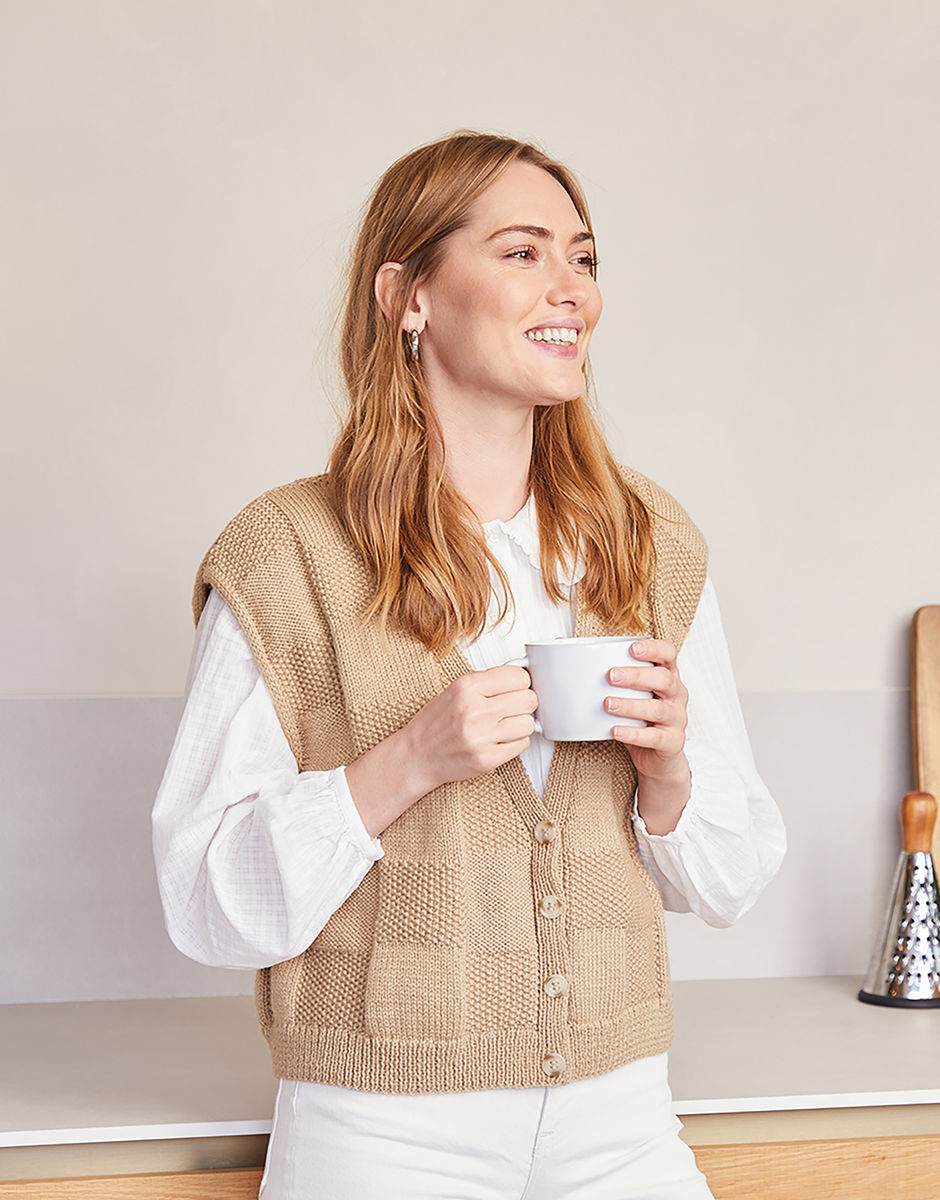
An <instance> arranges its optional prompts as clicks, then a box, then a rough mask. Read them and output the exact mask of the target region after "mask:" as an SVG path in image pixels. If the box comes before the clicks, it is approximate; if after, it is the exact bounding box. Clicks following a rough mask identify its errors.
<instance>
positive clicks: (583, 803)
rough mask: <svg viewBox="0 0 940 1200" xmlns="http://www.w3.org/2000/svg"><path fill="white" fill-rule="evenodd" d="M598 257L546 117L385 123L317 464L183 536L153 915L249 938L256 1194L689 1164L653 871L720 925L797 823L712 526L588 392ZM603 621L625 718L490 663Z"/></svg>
mask: <svg viewBox="0 0 940 1200" xmlns="http://www.w3.org/2000/svg"><path fill="white" fill-rule="evenodd" d="M595 275H596V260H595V257H594V239H593V234H592V230H591V224H590V217H589V214H588V209H587V205H586V203H585V201H584V198H583V195H582V193H581V191H580V189H579V187H578V185H577V183H576V181H575V180H574V179H573V177H572V176H571V174H570V173H569V172H568V171H567V170H566V169H565V168H564V167H562V166H560V165H559V164H557V163H555V162H553V161H552V160H550V159H549V158H547V157H546V156H545V155H544V154H543V153H542V152H541V151H539V150H538V149H536V148H535V147H533V146H530V145H527V144H525V143H520V142H516V141H513V140H511V139H508V138H500V137H495V136H488V135H481V134H473V133H461V134H457V135H454V136H452V137H449V138H445V139H443V140H441V141H439V142H437V143H434V144H432V145H429V146H425V147H422V148H420V149H418V150H416V151H414V152H413V153H411V154H409V155H406V156H405V157H404V158H403V159H401V160H400V161H399V162H397V163H396V164H394V165H393V166H392V167H391V168H389V170H388V171H387V172H386V173H385V175H384V176H383V178H382V179H381V180H380V182H379V184H378V185H377V188H376V190H375V192H374V194H373V197H372V201H371V205H370V207H369V210H368V213H367V215H366V217H365V219H364V221H363V224H362V229H361V232H360V235H359V239H358V243H357V245H356V248H355V251H354V254H353V261H352V268H351V274H350V283H349V292H348V299H347V305H346V314H345V323H344V327H343V335H342V350H341V354H342V365H343V371H344V375H345V380H346V385H347V389H348V393H349V415H348V417H347V419H346V423H345V425H344V428H343V429H342V431H341V433H340V436H339V438H338V440H337V443H336V445H335V447H334V450H333V454H332V458H331V461H330V469H329V473H328V474H327V475H326V476H321V477H318V478H313V479H302V480H297V481H295V482H294V483H292V484H288V485H285V486H284V487H281V488H275V489H273V490H272V491H270V492H267V493H265V494H264V495H263V496H261V497H259V498H258V499H257V500H255V501H253V502H252V503H251V504H249V505H248V506H247V507H246V508H245V509H244V510H242V512H241V513H239V514H238V515H237V516H236V517H235V518H234V519H233V520H232V521H231V522H230V523H229V525H228V526H227V527H226V529H225V530H224V531H223V532H222V534H221V535H220V537H219V538H218V539H217V540H216V542H215V543H214V544H213V546H212V547H211V549H210V550H209V552H208V554H207V555H206V557H205V559H204V561H203V563H202V565H201V567H200V570H199V574H198V578H197V582H196V593H195V612H196V616H197V619H198V634H197V642H196V649H195V652H194V658H193V665H192V669H191V672H190V680H189V685H188V699H187V705H186V710H185V713H184V716H183V720H182V723H181V726H180V731H179V734H178V736H177V740H176V744H175V745H174V748H173V754H172V757H171V759H170V763H169V765H168V767H167V773H166V775H165V777H164V781H163V784H162V786H161V790H160V794H159V796H158V798H157V803H156V807H155V810H154V843H155V853H156V858H157V864H158V873H159V877H160V886H161V895H162V898H163V903H164V908H165V911H166V914H167V924H168V929H169V932H170V936H171V937H172V938H173V941H174V942H175V944H176V945H177V946H178V947H179V948H180V949H181V950H182V951H183V952H184V953H186V954H188V955H190V956H191V957H193V958H196V959H197V960H199V961H201V962H206V963H209V964H214V965H222V966H228V967H253V968H257V969H258V976H257V987H256V998H257V1004H258V1013H259V1017H260V1020H261V1024H262V1028H263V1030H264V1032H265V1034H266V1036H267V1038H268V1041H269V1043H270V1046H271V1050H272V1055H273V1061H274V1070H275V1073H276V1074H277V1075H278V1076H279V1077H280V1080H281V1082H280V1085H279V1091H278V1099H277V1104H276V1110H275V1122H274V1131H273V1134H272V1138H271V1143H270V1147H269V1151H268V1161H267V1166H266V1171H265V1177H264V1180H263V1182H262V1195H263V1196H264V1197H265V1200H286V1198H288V1197H290V1198H293V1197H308V1196H324V1197H331V1198H334V1200H335V1198H343V1197H347V1196H348V1197H352V1196H354V1195H355V1196H359V1195H362V1194H365V1193H366V1191H367V1190H370V1191H371V1193H372V1194H374V1195H376V1196H381V1197H402V1198H404V1197H409V1198H414V1197H436V1198H438V1200H440V1198H442V1197H458V1196H459V1197H481V1198H482V1197H503V1196H505V1197H510V1196H512V1197H522V1196H523V1195H524V1196H525V1197H526V1198H527V1200H535V1198H545V1197H555V1196H559V1197H560V1196H565V1197H584V1198H585V1200H588V1198H590V1200H602V1198H605V1197H618V1198H622V1197H627V1196H637V1197H640V1196H642V1197H643V1198H644V1200H652V1198H654V1197H663V1198H665V1197H669V1198H671V1200H679V1198H680V1197H681V1198H685V1197H689V1198H691V1197H703V1196H708V1195H709V1193H708V1190H707V1186H706V1185H705V1182H704V1180H703V1178H702V1176H701V1175H700V1174H699V1173H698V1172H697V1171H696V1169H695V1165H694V1160H693V1158H692V1155H691V1152H689V1151H688V1150H687V1149H686V1147H685V1146H684V1145H683V1144H682V1142H681V1141H679V1139H678V1137H677V1129H678V1128H679V1125H678V1122H677V1120H676V1118H675V1116H674V1115H673V1113H672V1109H671V1100H670V1096H669V1091H668V1085H667V1080H666V1049H667V1046H668V1043H669V1039H670V1034H671V1009H670V999H669V986H668V968H667V962H666V954H665V943H664V935H663V923H662V906H663V901H665V903H666V905H667V906H668V907H669V908H672V909H676V910H679V911H688V910H690V909H691V910H694V911H696V912H698V913H699V915H701V916H702V917H703V918H704V919H705V920H706V921H709V922H710V923H712V924H716V925H723V924H729V923H730V922H731V921H733V920H734V919H735V918H736V917H737V916H738V915H739V914H740V913H741V912H742V911H744V909H746V908H747V907H748V906H749V905H750V904H751V903H753V901H754V899H755V898H756V896H757V894H758V893H759V892H760V890H761V889H762V887H763V886H764V885H765V884H766V882H767V881H768V879H769V878H770V877H771V876H772V875H773V873H774V871H775V870H776V868H777V865H778V864H779V861H780V858H781V856H782V853H783V840H784V839H783V832H782V827H781V824H780V819H779V814H778V813H777V810H776V808H775V807H774V805H773V802H772V801H771V800H770V797H769V796H768V795H767V793H766V789H765V788H764V787H763V784H762V783H761V781H760V780H759V778H758V777H757V775H756V773H755V771H754V767H753V762H752V760H751V757H750V751H749V748H748V745H747V738H746V734H745V732H744V728H743V723H742V721H741V717H740V710H739V708H738V705H737V699H736V696H735V693H734V688H733V682H732V680H731V674H730V667H729V665H728V660H727V651H726V648H725V645H724V641H723V637H722V633H721V626H720V620H719V617H718V612H717V607H716V603H715V599H714V591H713V589H712V588H711V585H710V583H709V582H708V581H707V578H706V557H705V549H704V543H703V542H702V539H701V536H700V535H699V533H698V531H697V530H696V529H695V527H694V526H693V525H692V523H691V522H690V521H689V519H688V517H687V516H686V515H685V513H684V512H683V511H682V509H681V508H679V506H678V505H677V504H676V503H675V501H673V500H672V498H671V497H669V496H668V495H667V494H666V493H665V492H663V491H661V490H660V489H658V488H657V487H656V486H655V485H654V484H652V483H651V482H650V481H649V480H646V479H644V478H643V477H642V476H640V475H638V474H636V473H635V472H632V471H628V470H625V469H622V468H618V467H617V466H616V464H615V463H614V462H613V460H612V458H611V456H610V453H609V451H608V450H607V448H606V446H605V444H604V441H603V438H602V435H601V433H600V431H599V429H598V426H597V424H596V422H595V420H594V418H593V416H592V415H591V412H590V409H589V407H588V406H587V404H586V402H585V401H584V399H583V398H582V395H583V392H584V389H585V372H586V369H587V351H588V345H589V342H590V338H591V335H592V333H593V330H594V327H595V325H596V323H597V320H598V318H599V316H600V311H601V300H600V294H599V291H598V287H597V283H596V278H595ZM622 632H640V633H643V634H647V635H649V636H648V638H647V640H645V641H643V642H641V643H638V648H637V650H636V651H635V654H636V656H637V657H638V658H641V659H643V660H645V664H646V665H643V666H640V667H635V666H631V665H630V663H621V664H616V665H615V666H614V667H613V669H612V670H611V673H610V683H611V697H610V699H609V700H608V702H607V704H608V709H609V712H610V715H611V724H612V731H613V736H612V739H611V740H610V741H607V742H598V743H558V744H557V745H555V746H553V745H552V744H551V743H549V742H547V741H546V740H545V739H544V738H542V737H540V736H539V735H537V734H536V733H535V732H534V720H533V715H532V714H533V712H534V710H535V708H536V705H537V697H536V695H535V694H534V692H533V691H532V689H531V687H530V681H529V677H528V674H527V672H526V671H525V670H523V669H522V668H521V667H518V666H512V665H506V664H507V663H509V661H510V660H511V659H513V658H517V657H520V656H521V655H522V654H523V645H524V643H525V642H526V641H533V640H544V639H550V638H554V637H557V636H566V635H568V636H570V635H571V634H573V633H575V634H578V635H588V634H590V635H594V634H609V633H622ZM683 640H685V646H684V648H683V651H682V654H681V656H680V655H679V652H678V650H677V647H678V646H679V645H681V644H682V643H683ZM680 666H681V673H680ZM641 673H642V675H641ZM633 683H637V684H638V685H639V686H641V687H644V688H650V689H651V690H652V691H653V694H654V698H653V699H651V700H635V699H633V700H628V699H626V698H624V697H623V696H620V697H618V695H617V690H618V687H628V686H629V685H631V684H633ZM690 694H691V702H689V695H690ZM620 717H635V718H640V719H641V720H644V721H646V722H647V724H646V725H645V726H643V727H634V726H630V725H623V724H619V723H618V718H620ZM687 722H688V733H687V732H686V726H687ZM690 763H691V768H690ZM693 777H694V780H695V783H694V787H693V784H692V779H693ZM380 838H381V841H380V840H379V839H380Z"/></svg>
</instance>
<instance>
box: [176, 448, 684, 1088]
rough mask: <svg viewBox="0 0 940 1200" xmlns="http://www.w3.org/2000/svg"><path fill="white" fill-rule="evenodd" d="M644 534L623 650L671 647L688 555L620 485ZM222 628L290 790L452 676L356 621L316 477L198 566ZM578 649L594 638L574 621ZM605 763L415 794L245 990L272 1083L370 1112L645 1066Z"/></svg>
mask: <svg viewBox="0 0 940 1200" xmlns="http://www.w3.org/2000/svg"><path fill="white" fill-rule="evenodd" d="M625 474H626V477H627V479H628V482H629V483H630V484H631V486H632V487H633V488H634V490H635V491H636V492H637V493H638V494H639V495H640V496H641V498H642V499H643V500H644V501H645V502H646V504H647V506H648V507H649V508H650V509H651V510H652V512H653V514H654V539H655V546H656V555H657V570H656V576H655V579H654V581H653V584H652V586H651V588H650V593H649V596H648V605H647V607H648V613H649V618H650V619H649V624H648V626H647V629H646V630H644V632H648V633H652V634H654V635H656V636H658V637H665V638H668V639H669V640H670V641H672V642H675V643H676V644H677V645H679V644H681V642H682V640H683V638H684V636H685V633H686V631H687V629H688V627H689V624H690V622H691V620H692V617H693V615H694V613H695V609H696V606H697V604H698V599H699V594H700V592H701V588H702V585H703V582H704V578H705V566H706V552H705V546H704V542H703V540H702V538H701V535H700V534H699V532H698V530H697V529H696V528H695V526H694V525H692V523H691V522H690V520H689V518H688V517H687V516H686V514H685V513H684V512H683V510H682V509H681V508H680V507H679V505H678V504H676V502H675V501H674V500H673V499H672V497H671V496H669V495H668V494H667V493H665V492H663V491H662V490H661V489H659V488H657V487H656V486H655V485H653V484H652V483H650V482H649V481H648V480H647V479H645V478H644V477H643V476H640V475H637V474H635V473H634V472H630V471H627V472H625ZM210 586H211V587H214V588H216V589H217V590H218V591H219V593H220V594H221V595H222V597H223V598H224V599H225V600H226V602H227V603H228V604H229V606H230V607H231V608H232V610H233V611H234V613H235V615H236V617H237V618H238V620H239V622H240V623H241V625H242V628H243V629H244V631H245V634H246V635H247V638H248V641H249V643H250V645H251V649H252V651H253V653H254V657H255V660H256V662H257V664H258V667H259V669H260V671H261V674H262V676H263V677H264V680H265V682H266V683H267V685H268V688H269V689H270V692H271V696H272V698H273V701H274V705H275V708H276V710H277V713H278V717H279V719H280V722H281V725H282V726H283V729H284V733H285V734H286V737H287V740H288V742H289V744H290V747H291V749H292V751H293V753H294V756H295V757H296V760H297V764H298V766H299V768H300V769H301V770H303V771H318V770H326V769H328V768H333V767H336V766H339V765H341V764H346V763H349V762H351V761H352V760H353V759H354V758H356V757H358V756H359V755H361V754H363V753H364V752H365V751H366V750H368V749H369V748H370V747H372V746H374V745H375V744H376V743H377V742H379V741H381V740H382V739H383V738H386V737H388V736H389V735H390V734H392V733H394V732H395V730H397V729H400V728H401V726H402V725H404V724H405V723H406V722H407V721H409V720H410V719H411V718H412V717H413V716H414V715H415V713H416V712H418V710H419V709H420V708H421V707H422V706H423V705H425V704H426V703H427V702H428V701H429V700H431V699H432V698H433V697H434V696H436V695H438V694H439V693H440V692H441V691H442V690H443V689H444V688H445V687H447V685H448V684H449V683H451V682H452V681H453V680H454V679H456V678H457V677H458V676H460V675H461V674H464V673H465V672H467V671H469V669H470V668H469V666H468V664H467V663H466V661H465V659H464V658H463V657H462V655H461V654H460V653H459V652H458V651H457V650H452V651H450V652H448V653H447V654H444V655H440V656H438V655H435V654H432V653H430V652H429V651H428V650H427V649H426V648H425V646H424V645H423V644H422V643H421V642H419V641H417V640H416V639H415V638H413V637H411V636H409V635H407V634H404V633H401V632H394V631H392V632H391V633H390V642H389V645H388V647H387V648H383V646H382V644H381V642H380V640H379V637H378V634H377V631H376V628H375V625H374V623H373V622H371V621H369V622H366V621H364V620H363V617H362V613H363V612H364V610H365V609H366V607H367V606H368V604H369V602H370V600H371V596H372V587H373V584H372V579H371V577H370V574H369V571H368V570H367V568H366V566H365V564H364V563H363V561H362V559H361V557H360V556H359V554H358V551H357V550H356V548H355V546H354V545H353V543H352V541H351V540H350V538H349V537H348V535H347V533H346V532H345V529H344V527H343V525H342V524H341V522H340V521H339V519H338V518H337V516H336V514H335V512H334V510H333V509H332V507H331V506H330V504H329V503H328V501H327V486H326V478H325V476H319V477H316V478H309V479H298V480H296V481H295V482H294V483H290V484H286V485H284V486H283V487H277V488H274V489H272V490H271V491H269V492H266V493H265V494H264V495H262V496H260V497H258V499H256V500H254V501H252V502H251V503H250V504H249V505H247V507H246V508H244V509H243V510H242V511H241V512H240V513H239V514H238V515H237V516H236V517H235V518H234V519H233V520H232V521H231V522H230V523H229V524H228V525H227V526H226V528H225V529H224V530H223V532H222V533H221V534H220V536H219V537H218V539H217V540H216V541H215V542H214V543H213V545H212V547H211V548H210V549H209V551H208V553H207V554H206V557H205V559H204V560H203V562H202V564H201V566H200V568H199V573H198V576H197V580H196V589H195V595H194V612H195V615H196V618H197V619H198V616H199V613H200V612H201V610H202V606H203V604H204V603H205V598H206V594H207V590H208V588H209V587H210ZM575 632H576V634H577V635H578V636H589V635H590V636H596V635H598V634H604V633H610V632H618V631H612V630H610V629H608V628H607V627H606V626H605V625H604V623H603V622H602V621H601V620H599V619H598V618H597V617H596V616H594V615H592V614H590V613H587V612H585V611H583V610H581V609H580V608H579V609H578V611H577V617H576V624H575ZM634 787H635V773H634V769H633V765H632V763H631V761H630V757H629V755H628V753H627V752H626V750H625V749H624V747H622V746H621V745H619V744H618V743H615V742H584V743H578V742H567V743H563V742H559V743H558V744H557V745H556V746H555V751H554V756H553V759H552V765H551V771H550V774H549V780H548V786H547V789H546V792H545V797H544V799H540V798H539V796H538V794H537V793H536V792H535V790H534V789H533V787H532V785H531V783H530V781H529V778H528V775H527V774H526V772H525V769H524V768H523V766H522V763H521V762H520V760H519V759H518V758H516V759H514V760H513V761H512V762H509V763H507V764H506V765H505V766H503V767H500V768H498V769H497V770H496V771H494V772H492V773H490V774H487V775H481V776H478V777H477V778H475V779H471V780H468V781H466V782H461V783H448V784H445V785H443V786H442V787H439V788H437V789H436V790H435V791H433V792H430V793H429V794H428V795H427V796H425V797H423V798H422V799H421V800H419V801H418V802H417V804H415V805H413V806H412V807H411V808H410V809H408V810H407V812H405V813H403V814H402V816H400V817H399V818H398V819H397V820H396V821H394V822H393V823H392V824H391V825H390V826H389V827H388V828H387V829H386V830H385V831H384V833H383V834H382V848H383V850H384V856H383V857H382V858H381V859H379V860H378V861H377V862H375V863H374V864H373V865H372V867H371V868H370V870H369V871H368V873H367V874H366V876H365V878H364V879H363V881H362V883H360V885H359V887H358V888H357V889H356V890H355V892H353V894H352V895H351V896H350V897H349V898H348V900H347V901H346V902H345V904H343V905H342V907H341V908H339V909H338V910H337V911H336V913H334V915H333V916H332V917H331V918H330V920H329V922H328V923H327V925H326V926H325V928H324V929H323V930H322V932H321V933H320V934H319V936H318V937H317V938H316V940H315V941H314V942H313V944H312V945H311V946H310V947H309V948H308V949H307V950H306V951H305V952H304V953H303V954H300V955H298V956H297V957H296V958H293V959H290V960H289V961H287V962H282V963H278V964H277V965H275V966H273V967H269V968H266V969H264V970H262V971H259V973H258V976H257V985H256V1000H257V1006H258V1015H259V1018H260V1021H261V1025H262V1028H263V1031H264V1033H265V1036H266V1037H267V1039H268V1042H269V1044H270V1047H271V1052H272V1056H273V1063H274V1071H275V1074H277V1075H279V1076H281V1077H283V1078H286V1079H301V1080H311V1081H317V1082H321V1083H328V1084H338V1085H342V1086H345V1087H352V1088H358V1089H361V1090H365V1091H377V1092H439V1091H462V1090H467V1089H473V1088H490V1087H528V1086H535V1085H544V1084H564V1083H568V1082H570V1081H571V1080H574V1079H579V1078H581V1077H583V1076H588V1075H595V1074H599V1073H600V1072H603V1071H607V1070H611V1069H612V1068H614V1067H617V1066H620V1065H622V1064H623V1063H626V1062H629V1061H631V1060H633V1059H636V1058H639V1057H641V1056H643V1055H647V1054H656V1053H659V1052H661V1051H663V1050H665V1049H666V1048H667V1046H668V1045H669V1041H670V1038H671V1032H672V1010H671V999H670V993H669V979H668V966H667V960H666V948H665V940H664V930H663V918H662V904H661V901H660V897H659V893H658V891H657V890H656V887H655V886H654V884H653V882H652V880H651V879H650V877H649V875H648V874H647V873H646V871H645V870H644V868H643V866H642V864H641V862H640V859H639V856H638V852H637V847H636V840H635V836H634V833H633V826H632V822H631V818H630V812H631V807H632V797H633V792H634Z"/></svg>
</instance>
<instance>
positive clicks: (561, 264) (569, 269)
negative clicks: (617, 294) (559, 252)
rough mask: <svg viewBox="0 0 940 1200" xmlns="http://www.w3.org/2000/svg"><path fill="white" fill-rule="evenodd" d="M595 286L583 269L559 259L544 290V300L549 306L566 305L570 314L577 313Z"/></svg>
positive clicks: (564, 259) (591, 278)
mask: <svg viewBox="0 0 940 1200" xmlns="http://www.w3.org/2000/svg"><path fill="white" fill-rule="evenodd" d="M596 286H597V285H596V284H595V282H594V279H593V277H592V276H591V275H590V274H588V273H587V272H586V271H585V270H584V268H583V267H576V266H575V265H574V264H573V263H571V262H569V261H568V260H567V259H566V258H562V257H559V258H558V259H556V261H555V263H554V266H553V269H552V274H551V279H550V280H549V283H548V287H547V288H546V289H545V299H546V300H547V301H548V302H549V304H554V305H566V306H567V307H568V308H570V310H571V311H572V312H577V311H578V309H579V308H581V307H583V305H584V304H585V302H586V301H587V298H588V296H589V295H590V294H591V292H592V290H593V289H594V288H595V287H596Z"/></svg>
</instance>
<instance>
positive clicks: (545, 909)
mask: <svg viewBox="0 0 940 1200" xmlns="http://www.w3.org/2000/svg"><path fill="white" fill-rule="evenodd" d="M561 909H562V903H561V901H560V900H559V899H558V897H557V896H543V897H542V900H541V903H540V904H539V912H540V913H541V914H542V916H543V917H557V916H559V915H560V913H561Z"/></svg>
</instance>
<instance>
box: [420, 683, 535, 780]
mask: <svg viewBox="0 0 940 1200" xmlns="http://www.w3.org/2000/svg"><path fill="white" fill-rule="evenodd" d="M537 706H538V697H537V696H536V694H535V692H533V691H532V687H531V683H530V680H529V673H528V671H526V670H525V669H524V668H523V667H510V666H504V667H491V668H490V669H489V670H488V671H474V672H473V673H472V674H470V675H461V677H460V678H459V679H455V680H454V682H453V683H452V684H450V686H449V687H446V688H445V689H444V691H443V692H441V694H440V695H439V696H436V697H435V698H434V699H433V700H431V701H430V702H429V703H427V704H426V705H425V706H424V708H422V709H421V710H420V711H419V712H418V713H417V714H416V715H415V716H414V717H413V718H412V719H411V721H409V722H408V724H407V725H406V726H405V729H404V730H402V732H403V733H404V732H406V731H407V734H408V736H409V738H410V739H411V742H412V745H413V752H414V758H415V763H416V764H418V763H419V762H420V764H421V769H423V771H424V772H425V782H426V784H427V786H426V787H424V790H423V791H422V793H421V794H422V795H424V794H425V793H426V792H430V791H432V790H433V789H434V788H436V787H439V786H440V785H441V784H442V783H450V782H452V781H454V780H458V779H472V778H473V776H474V775H483V774H486V773H487V772H488V771H494V770H495V769H496V768H497V767H499V766H502V764H503V763H506V762H509V760H510V759H512V758H515V757H516V756H517V755H518V754H521V753H522V751H523V750H525V749H526V747H527V746H528V745H529V738H530V736H531V735H532V733H533V732H534V731H535V718H534V717H533V715H532V714H533V713H534V712H535V710H536V707H537Z"/></svg>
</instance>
